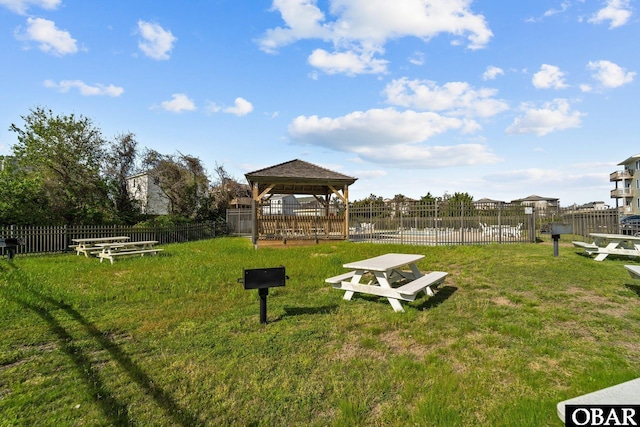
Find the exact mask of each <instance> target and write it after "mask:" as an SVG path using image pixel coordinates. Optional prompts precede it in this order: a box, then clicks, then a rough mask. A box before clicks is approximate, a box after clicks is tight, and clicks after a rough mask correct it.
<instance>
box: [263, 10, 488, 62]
mask: <svg viewBox="0 0 640 427" xmlns="http://www.w3.org/2000/svg"><path fill="white" fill-rule="evenodd" d="M470 6H471V0H449V1H446V2H443V1H439V0H396V1H394V2H390V1H388V0H331V1H330V2H329V12H330V13H331V14H332V15H333V16H335V17H336V18H335V20H334V21H329V20H328V19H327V17H326V16H325V13H324V12H323V11H322V10H321V9H320V8H319V7H318V6H317V1H316V0H274V1H273V7H272V11H278V12H280V15H281V16H282V19H283V21H284V24H285V25H284V26H283V27H277V28H272V29H269V30H267V31H266V33H265V34H264V36H263V37H262V38H261V39H260V40H258V44H259V45H260V48H261V49H262V50H263V51H265V52H269V53H275V52H277V50H278V49H279V48H281V47H283V46H286V45H289V44H292V43H295V42H297V41H298V40H306V39H317V40H322V41H325V42H330V43H332V44H333V46H334V49H335V52H334V53H328V52H327V51H325V50H323V49H316V50H315V51H314V52H313V54H312V55H311V56H310V57H309V62H310V63H311V64H312V65H314V66H318V65H320V66H323V67H322V68H321V69H323V70H325V71H327V72H333V73H338V72H345V73H347V74H356V73H362V72H365V73H373V72H384V71H386V61H383V60H381V59H379V58H376V57H375V55H379V54H382V53H384V45H385V44H386V42H387V41H388V40H391V39H397V38H402V37H418V38H421V39H423V40H425V41H428V40H429V39H431V38H433V37H436V36H438V35H440V34H449V35H451V36H453V37H454V40H455V41H456V42H458V43H454V44H459V39H460V38H466V40H467V47H468V48H469V49H480V48H483V47H485V46H486V44H487V43H488V42H489V40H490V39H491V37H492V36H493V34H492V32H491V30H490V29H489V27H488V25H487V23H486V21H485V19H484V16H482V15H479V14H474V13H473V12H472V11H471V10H470Z"/></svg>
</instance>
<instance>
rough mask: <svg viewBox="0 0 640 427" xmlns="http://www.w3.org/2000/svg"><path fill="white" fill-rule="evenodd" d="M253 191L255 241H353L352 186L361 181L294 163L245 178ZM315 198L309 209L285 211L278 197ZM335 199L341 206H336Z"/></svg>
mask: <svg viewBox="0 0 640 427" xmlns="http://www.w3.org/2000/svg"><path fill="white" fill-rule="evenodd" d="M245 177H246V179H247V181H248V182H249V185H250V186H251V190H252V209H251V211H252V223H253V226H252V233H251V234H252V240H253V244H254V245H255V246H257V244H258V240H265V239H278V240H283V241H285V242H286V240H288V239H303V240H315V241H316V242H317V241H318V240H319V239H346V238H348V237H349V185H351V184H353V183H354V182H355V181H356V180H357V178H353V177H350V176H347V175H343V174H341V173H338V172H334V171H331V170H329V169H325V168H323V167H320V166H317V165H314V164H312V163H308V162H305V161H302V160H298V159H296V160H291V161H288V162H285V163H280V164H278V165H275V166H271V167H268V168H264V169H260V170H257V171H254V172H250V173H247V174H245ZM276 195H278V196H282V195H305V196H313V198H314V201H313V202H312V203H309V204H307V205H306V206H296V207H291V208H290V209H285V207H286V206H287V205H286V203H285V202H284V199H283V198H281V199H280V203H279V204H278V206H275V204H272V201H273V199H274V196H276ZM332 196H335V197H336V199H337V203H334V204H332V201H331V197H332Z"/></svg>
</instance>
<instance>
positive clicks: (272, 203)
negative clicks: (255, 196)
mask: <svg viewBox="0 0 640 427" xmlns="http://www.w3.org/2000/svg"><path fill="white" fill-rule="evenodd" d="M299 206H300V203H298V199H296V197H295V196H294V195H293V194H274V195H273V196H271V197H270V198H269V200H268V201H267V202H266V203H264V204H263V205H262V214H263V215H294V214H295V210H296V209H297V208H298V207H299Z"/></svg>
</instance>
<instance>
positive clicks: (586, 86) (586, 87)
mask: <svg viewBox="0 0 640 427" xmlns="http://www.w3.org/2000/svg"><path fill="white" fill-rule="evenodd" d="M580 91H581V92H584V93H589V92H592V91H593V87H591V85H589V84H586V83H583V84H581V85H580Z"/></svg>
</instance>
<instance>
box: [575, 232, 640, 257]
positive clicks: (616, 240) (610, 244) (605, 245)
mask: <svg viewBox="0 0 640 427" xmlns="http://www.w3.org/2000/svg"><path fill="white" fill-rule="evenodd" d="M589 235H590V236H591V237H593V239H594V240H593V243H588V242H580V241H574V242H572V243H573V246H575V247H579V248H582V249H584V250H585V252H586V253H587V254H589V255H594V254H595V255H596V257H595V258H594V260H595V261H602V260H604V259H605V258H606V257H607V256H609V255H624V256H630V257H640V237H635V236H627V235H625V234H608V233H590V234H589Z"/></svg>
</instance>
